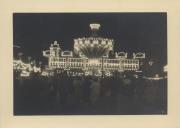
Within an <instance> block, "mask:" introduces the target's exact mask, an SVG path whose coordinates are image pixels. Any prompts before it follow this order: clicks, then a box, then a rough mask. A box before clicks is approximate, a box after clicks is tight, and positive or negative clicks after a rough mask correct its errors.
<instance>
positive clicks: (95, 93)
mask: <svg viewBox="0 0 180 128" xmlns="http://www.w3.org/2000/svg"><path fill="white" fill-rule="evenodd" d="M90 88H91V94H90V100H91V103H92V104H94V103H96V101H97V100H98V98H99V96H100V89H101V85H100V81H99V80H98V78H94V80H92V81H91V86H90Z"/></svg>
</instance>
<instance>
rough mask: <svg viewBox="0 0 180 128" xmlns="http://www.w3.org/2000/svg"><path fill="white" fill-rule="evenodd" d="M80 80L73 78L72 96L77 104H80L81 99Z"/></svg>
mask: <svg viewBox="0 0 180 128" xmlns="http://www.w3.org/2000/svg"><path fill="white" fill-rule="evenodd" d="M82 83H83V82H82V80H81V78H80V77H75V78H74V81H73V88H74V94H75V98H76V100H77V101H78V102H80V101H81V100H82V99H81V98H82Z"/></svg>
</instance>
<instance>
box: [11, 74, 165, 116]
mask: <svg viewBox="0 0 180 128" xmlns="http://www.w3.org/2000/svg"><path fill="white" fill-rule="evenodd" d="M148 84H152V86H149V87H148ZM156 84H157V85H158V86H156ZM161 85H163V84H160V83H156V82H153V83H148V82H147V81H146V80H144V79H143V78H136V77H134V76H133V75H132V74H131V75H128V74H124V73H123V74H117V75H116V74H114V75H113V76H111V77H94V76H68V74H67V73H66V72H63V73H57V74H54V76H50V77H42V76H32V77H31V78H29V79H26V80H22V79H21V80H20V79H18V77H17V79H15V81H14V89H15V93H14V94H15V95H16V96H15V102H14V103H18V102H17V101H19V107H20V108H19V111H22V110H23V109H22V108H21V107H22V106H23V105H26V104H27V106H28V107H29V109H31V108H32V106H34V107H37V106H38V105H39V106H40V107H39V108H40V109H43V108H47V109H48V110H47V109H46V110H45V111H50V113H53V112H52V109H54V110H55V109H56V110H57V111H58V112H57V111H56V112H54V113H59V114H62V113H63V114H68V112H69V113H72V114H73V113H75V114H81V112H82V111H83V109H84V111H85V112H84V113H85V114H88V113H90V114H91V112H90V110H94V111H95V112H94V113H97V114H98V113H100V112H102V114H103V113H104V114H106V112H109V113H110V114H113V112H114V113H116V114H118V113H120V112H122V113H123V112H124V113H126V112H131V111H129V110H131V109H132V107H131V106H133V109H138V111H140V109H141V107H142V106H143V105H142V106H141V107H140V104H139V103H144V101H145V102H146V101H148V100H147V99H152V98H149V96H151V95H152V93H153V92H155V91H154V90H158V91H159V92H162V90H160V89H161V87H162V86H161ZM147 88H148V89H147ZM147 90H150V91H149V94H150V95H149V96H148V92H147ZM158 91H157V93H159V92H158ZM163 93H164V92H163ZM158 95H161V94H160V93H159V94H158ZM158 95H156V94H154V96H157V97H159V96H158ZM163 96H164V94H162V96H161V97H163ZM145 98H146V99H145ZM160 100H161V99H160ZM157 102H159V101H157ZM152 103H155V102H154V100H153V101H152ZM159 104H161V103H159ZM136 105H137V106H136ZM15 106H16V107H17V106H18V105H15ZM47 106H49V107H47ZM52 106H54V108H53V107H52ZM17 108H18V107H17ZM80 109H82V110H80ZM16 111H18V110H16ZM24 111H25V110H24ZM26 111H28V110H26ZM39 111H40V110H39ZM136 111H137V110H134V112H136ZM92 113H93V112H92Z"/></svg>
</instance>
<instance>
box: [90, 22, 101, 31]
mask: <svg viewBox="0 0 180 128" xmlns="http://www.w3.org/2000/svg"><path fill="white" fill-rule="evenodd" d="M89 26H90V27H91V29H97V30H98V29H99V28H100V26H101V25H100V24H96V23H94V24H90V25H89Z"/></svg>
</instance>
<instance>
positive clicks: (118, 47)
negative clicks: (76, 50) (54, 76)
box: [13, 13, 167, 65]
mask: <svg viewBox="0 0 180 128" xmlns="http://www.w3.org/2000/svg"><path fill="white" fill-rule="evenodd" d="M94 22H95V23H99V24H101V27H100V30H99V33H98V35H99V36H101V37H107V38H112V39H114V41H115V45H114V51H125V52H128V53H129V54H128V55H129V58H131V57H132V53H133V52H145V53H146V56H147V57H148V58H152V59H154V60H155V61H158V62H159V63H161V64H163V65H165V64H167V16H166V13H14V14H13V43H14V45H18V46H21V48H14V56H16V55H17V52H23V54H24V56H25V57H27V56H31V57H32V58H33V59H36V60H41V61H43V60H44V57H43V58H42V51H43V50H46V49H49V46H50V44H51V43H52V42H53V41H55V40H57V41H58V43H60V46H61V48H62V49H63V50H73V39H74V38H79V37H88V36H90V35H91V31H90V27H89V24H90V23H94Z"/></svg>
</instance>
